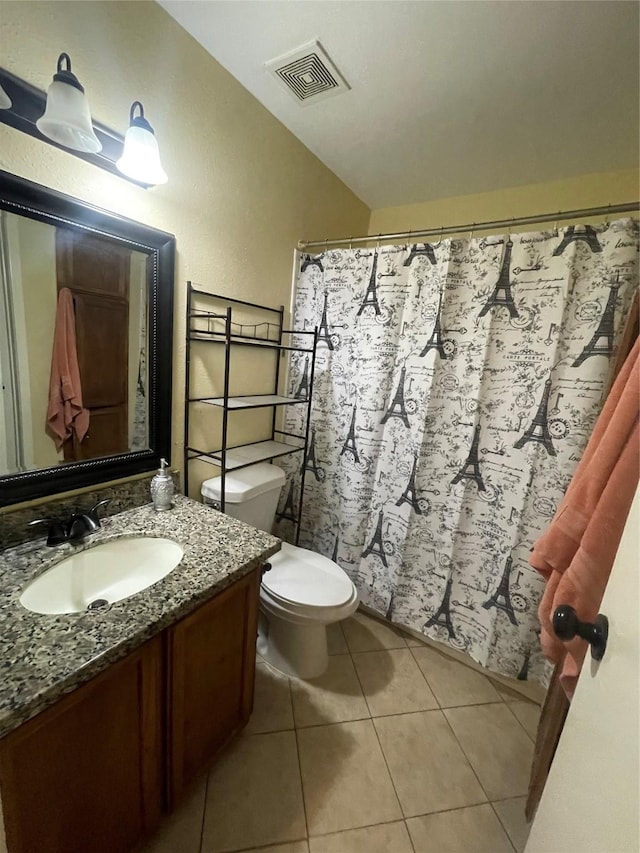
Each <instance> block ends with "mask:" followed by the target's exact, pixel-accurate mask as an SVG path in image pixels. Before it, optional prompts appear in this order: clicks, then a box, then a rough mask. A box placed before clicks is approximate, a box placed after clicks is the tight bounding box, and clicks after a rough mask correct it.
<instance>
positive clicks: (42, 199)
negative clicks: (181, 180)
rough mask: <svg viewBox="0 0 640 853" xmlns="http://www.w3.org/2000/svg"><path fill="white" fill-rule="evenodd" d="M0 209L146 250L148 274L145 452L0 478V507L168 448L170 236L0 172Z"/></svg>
mask: <svg viewBox="0 0 640 853" xmlns="http://www.w3.org/2000/svg"><path fill="white" fill-rule="evenodd" d="M0 209H2V210H7V211H10V212H11V213H16V214H18V215H20V216H26V217H28V218H30V219H36V220H39V221H40V222H46V223H48V224H50V225H53V226H60V225H64V226H65V227H69V228H75V229H78V230H80V231H82V232H90V233H93V234H96V235H101V236H105V237H108V238H109V239H111V240H113V241H116V242H119V243H121V244H122V245H125V246H128V247H130V248H131V249H134V250H136V251H139V252H145V253H147V254H148V255H149V256H150V259H151V260H150V263H149V265H148V268H149V280H148V294H147V298H148V352H147V364H148V369H149V372H148V383H149V384H148V395H149V396H148V400H149V447H150V448H151V449H149V450H139V451H134V452H130V453H120V454H117V455H114V456H104V457H99V458H96V459H87V460H84V461H81V462H71V463H65V464H64V465H60V466H56V467H52V468H39V469H34V470H32V471H24V472H22V473H19V474H9V475H7V476H3V477H0V506H8V505H10V504H14V503H19V502H20V501H25V500H31V499H33V498H40V497H43V496H46V495H54V494H57V493H59V492H66V491H69V490H71V489H79V488H83V487H85V486H92V485H96V484H98V483H104V482H107V481H109V480H116V479H118V478H121V477H127V476H131V475H133V474H140V473H144V472H146V471H152V470H153V469H154V468H158V467H159V465H160V459H161V458H163V457H164V458H165V459H167V460H168V461H169V460H170V454H171V367H172V349H173V288H174V264H175V237H174V236H173V235H172V234H167V233H165V232H164V231H158V230H157V229H155V228H149V227H148V226H146V225H142V224H140V223H139V222H134V221H133V220H131V219H126V218H124V217H122V216H119V215H117V214H114V213H109V212H108V211H105V210H101V209H100V208H98V207H93V206H92V205H90V204H86V203H85V202H82V201H78V200H77V199H74V198H72V197H70V196H67V195H64V194H62V193H59V192H56V191H55V190H51V189H48V188H46V187H43V186H40V185H39V184H35V183H33V182H31V181H27V180H25V179H24V178H19V177H17V176H15V175H11V174H9V173H8V172H4V171H2V170H0Z"/></svg>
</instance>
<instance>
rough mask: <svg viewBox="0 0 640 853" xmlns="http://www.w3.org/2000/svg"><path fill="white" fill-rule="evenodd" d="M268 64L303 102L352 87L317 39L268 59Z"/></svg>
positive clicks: (302, 103)
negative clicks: (282, 54)
mask: <svg viewBox="0 0 640 853" xmlns="http://www.w3.org/2000/svg"><path fill="white" fill-rule="evenodd" d="M265 68H266V69H267V71H269V72H270V73H271V74H272V75H273V76H274V77H275V79H276V80H277V81H278V82H279V83H280V85H281V86H284V87H285V88H286V90H287V91H288V92H289V93H290V94H291V95H293V96H294V97H295V99H296V101H297V102H298V103H299V104H301V105H303V106H306V105H307V104H312V103H313V104H315V103H316V102H317V101H322V100H324V99H325V98H331V97H333V96H334V95H339V94H340V93H341V92H347V91H348V90H349V84H348V83H347V81H346V80H345V79H344V77H343V76H342V74H340V72H339V71H338V69H337V68H336V66H335V65H334V64H333V62H332V61H331V60H330V59H329V57H328V56H327V54H326V52H325V51H324V49H323V47H322V45H321V44H320V42H318V41H310V42H308V43H307V44H303V45H302V47H299V48H297V49H296V50H292V51H291V52H290V53H287V54H285V55H284V56H278V57H277V58H276V59H272V60H270V61H269V62H265Z"/></svg>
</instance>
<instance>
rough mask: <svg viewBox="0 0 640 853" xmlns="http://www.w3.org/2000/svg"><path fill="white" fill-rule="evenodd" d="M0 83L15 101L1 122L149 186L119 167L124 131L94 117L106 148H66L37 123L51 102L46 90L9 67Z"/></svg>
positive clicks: (0, 75)
mask: <svg viewBox="0 0 640 853" xmlns="http://www.w3.org/2000/svg"><path fill="white" fill-rule="evenodd" d="M0 86H2V88H3V89H4V90H5V92H6V93H7V95H8V96H9V97H10V98H11V101H12V105H11V107H10V108H9V109H7V110H0V122H2V123H3V124H7V125H9V126H10V127H13V128H15V129H16V130H21V131H22V132H23V133H27V134H28V135H29V136H33V137H35V138H36V139H39V140H40V141H41V142H46V143H47V145H52V146H53V147H54V148H58V149H59V150H60V151H66V152H67V154H72V155H73V156H74V157H79V158H80V159H81V160H86V162H87V163H93V165H94V166H99V167H100V168H101V169H104V170H105V171H107V172H110V173H111V174H112V175H117V176H118V177H119V178H122V180H124V181H129V183H132V184H136V185H137V186H140V187H145V189H146V188H147V186H148V184H143V183H140V181H134V180H133V179H131V178H128V177H127V176H126V175H123V174H122V172H120V171H119V170H118V169H117V168H116V161H117V160H118V159H119V158H120V157H121V156H122V150H123V145H124V137H123V136H122V135H121V134H119V133H117V132H116V131H115V130H111V128H110V127H107V126H106V125H104V124H101V123H100V122H98V121H93V122H92V124H93V130H94V133H95V135H96V136H97V137H98V139H99V140H100V142H101V143H102V151H99V152H98V153H97V154H88V153H84V152H81V151H73V150H72V149H70V148H65V147H64V146H62V145H58V144H57V143H56V142H54V141H53V140H52V139H48V138H47V137H46V136H43V135H42V134H41V133H40V131H39V130H38V128H37V127H36V121H37V120H38V119H39V118H40V116H41V115H42V114H43V112H44V108H45V104H46V102H47V95H46V93H45V92H43V91H42V90H41V89H37V88H36V87H35V86H32V85H31V83H27V82H26V80H22V79H21V78H20V77H16V75H15V74H12V73H11V72H10V71H7V70H6V69H5V68H0Z"/></svg>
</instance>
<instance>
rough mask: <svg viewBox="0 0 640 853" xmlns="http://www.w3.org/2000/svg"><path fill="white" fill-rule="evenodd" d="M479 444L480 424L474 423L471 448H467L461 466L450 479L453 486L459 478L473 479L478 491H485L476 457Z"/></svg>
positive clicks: (478, 460)
mask: <svg viewBox="0 0 640 853" xmlns="http://www.w3.org/2000/svg"><path fill="white" fill-rule="evenodd" d="M479 445H480V424H476V428H475V430H474V433H473V441H472V442H471V449H470V450H469V455H468V456H467V459H466V461H465V463H464V465H463V466H462V468H461V469H460V470H459V471H458V473H457V474H456V476H455V477H454V478H453V480H452V481H451V485H452V486H455V485H456V483H459V482H460V481H461V480H473V482H474V483H475V484H476V486H477V487H478V491H479V492H485V491H486V488H485V485H484V481H483V479H482V474H481V473H480V459H479V458H478V447H479Z"/></svg>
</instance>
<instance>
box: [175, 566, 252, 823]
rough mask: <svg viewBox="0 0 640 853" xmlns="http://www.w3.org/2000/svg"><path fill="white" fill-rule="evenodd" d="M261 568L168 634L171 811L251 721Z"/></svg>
mask: <svg viewBox="0 0 640 853" xmlns="http://www.w3.org/2000/svg"><path fill="white" fill-rule="evenodd" d="M259 585H260V572H259V571H258V570H256V571H254V572H252V573H251V574H250V575H247V576H245V577H244V578H242V580H240V581H238V582H237V583H235V584H234V585H233V586H231V587H229V588H228V589H226V590H225V591H224V592H222V593H220V594H219V595H217V596H216V597H215V598H214V599H212V600H211V601H209V602H207V603H206V604H203V605H202V607H200V608H198V610H196V611H195V612H194V613H192V614H191V615H190V616H187V617H186V618H185V619H183V620H182V621H180V622H178V624H177V625H174V626H173V627H172V628H170V629H169V631H168V634H169V642H168V655H169V665H168V672H169V682H168V701H167V708H168V720H167V722H168V753H169V780H168V782H169V790H168V796H169V806H170V808H172V807H173V806H175V804H176V803H177V802H178V801H179V800H180V798H181V797H182V793H183V789H184V788H185V786H186V785H188V783H189V782H190V781H191V780H192V779H194V778H195V777H196V776H197V775H198V773H199V772H200V771H201V770H202V769H203V768H205V767H206V766H208V765H209V764H210V763H211V761H212V759H213V757H214V756H215V755H216V753H217V752H218V751H219V750H220V749H221V748H222V747H223V746H224V745H225V743H226V742H227V741H228V740H229V739H230V738H231V737H232V736H233V734H235V733H236V732H237V731H239V729H241V728H242V726H244V725H245V724H246V723H247V721H248V720H249V716H250V715H251V711H252V708H253V683H254V677H255V661H256V634H257V626H258V590H259Z"/></svg>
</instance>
